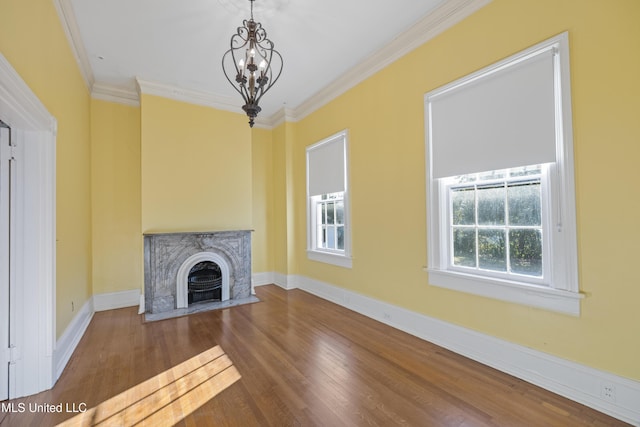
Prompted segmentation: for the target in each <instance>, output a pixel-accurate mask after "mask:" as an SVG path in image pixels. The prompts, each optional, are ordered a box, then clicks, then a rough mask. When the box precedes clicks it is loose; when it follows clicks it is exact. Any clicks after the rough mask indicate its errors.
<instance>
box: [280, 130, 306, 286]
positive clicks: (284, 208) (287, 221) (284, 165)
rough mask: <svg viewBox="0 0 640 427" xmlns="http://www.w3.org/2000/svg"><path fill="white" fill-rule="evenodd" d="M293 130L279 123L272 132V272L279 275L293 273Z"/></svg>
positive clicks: (294, 183)
mask: <svg viewBox="0 0 640 427" xmlns="http://www.w3.org/2000/svg"><path fill="white" fill-rule="evenodd" d="M295 128H296V124H295V123H283V124H281V125H280V126H278V127H276V128H275V129H274V130H273V155H272V161H273V198H274V217H273V230H274V236H273V239H274V241H273V247H274V253H275V272H276V273H278V274H283V275H288V274H293V273H294V262H295V259H296V256H295V255H296V251H295V243H296V235H295V224H296V221H295V216H294V212H295V203H294V202H295V200H294V195H297V193H295V192H294V188H295V186H296V182H297V181H296V179H294V178H295V177H296V174H294V166H295V165H294V160H293V154H294V141H295ZM303 167H304V165H303ZM302 185H303V188H305V181H302ZM303 197H304V196H303ZM302 247H303V248H305V247H306V246H302Z"/></svg>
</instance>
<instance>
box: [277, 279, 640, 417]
mask: <svg viewBox="0 0 640 427" xmlns="http://www.w3.org/2000/svg"><path fill="white" fill-rule="evenodd" d="M277 276H278V274H277V273H275V274H274V277H275V278H276V280H275V282H276V284H277V285H278V286H281V287H283V288H284V289H294V288H299V289H302V290H304V291H307V292H309V293H311V294H314V295H316V296H318V297H320V298H323V299H326V300H328V301H331V302H334V303H336V304H338V305H341V306H343V307H346V308H348V309H350V310H353V311H355V312H358V313H360V314H363V315H365V316H367V317H370V318H372V319H375V320H378V321H380V322H382V323H385V324H387V325H389V326H392V327H394V328H396V329H400V330H402V331H404V332H407V333H409V334H411V335H415V336H417V337H419V338H422V339H424V340H426V341H429V342H432V343H434V344H437V345H439V346H441V347H444V348H447V349H449V350H451V351H454V352H456V353H458V354H461V355H463V356H466V357H468V358H470V359H473V360H476V361H478V362H480V363H483V364H485V365H488V366H491V367H493V368H495V369H498V370H500V371H503V372H506V373H508V374H510V375H513V376H515V377H518V378H520V379H522V380H525V381H527V382H530V383H532V384H535V385H537V386H539V387H542V388H544V389H546V390H549V391H551V392H554V393H556V394H559V395H561V396H564V397H566V398H568V399H571V400H574V401H576V402H579V403H581V404H583V405H586V406H589V407H591V408H593V409H595V410H597V411H600V412H603V413H605V414H608V415H611V416H612V417H615V418H618V419H620V420H622V421H625V422H628V423H631V424H633V425H636V426H640V382H638V381H633V380H630V379H627V378H623V377H620V376H617V375H613V374H610V373H608V372H604V371H600V370H597V369H594V368H591V367H588V366H585V365H581V364H578V363H575V362H571V361H568V360H565V359H562V358H559V357H556V356H552V355H549V354H547V353H543V352H541V351H538V350H533V349H530V348H527V347H524V346H522V345H518V344H513V343H510V342H508V341H505V340H502V339H498V338H495V337H492V336H489V335H486V334H482V333H479V332H476V331H472V330H470V329H466V328H463V327H460V326H456V325H453V324H451V323H447V322H444V321H442V320H439V319H435V318H432V317H429V316H425V315H423V314H419V313H416V312H412V311H409V310H407V309H404V308H401V307H398V306H394V305H392V304H389V303H386V302H383V301H379V300H376V299H373V298H370V297H367V296H364V295H361V294H358V293H356V292H352V291H349V290H346V289H343V288H340V287H337V286H334V285H331V284H328V283H324V282H321V281H318V280H314V279H310V278H308V277H304V276H296V275H291V276H286V277H285V276H284V275H280V276H282V277H277ZM605 388H606V389H607V390H609V391H608V392H607V393H605ZM608 393H609V394H608ZM607 394H608V395H607Z"/></svg>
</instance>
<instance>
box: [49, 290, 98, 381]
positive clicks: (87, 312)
mask: <svg viewBox="0 0 640 427" xmlns="http://www.w3.org/2000/svg"><path fill="white" fill-rule="evenodd" d="M93 313H94V311H93V298H89V300H88V301H87V302H85V303H84V305H83V306H82V308H81V309H80V311H78V314H76V316H75V317H74V318H73V319H72V320H71V323H69V326H67V328H66V329H65V330H64V332H63V333H62V335H61V336H60V338H59V339H58V340H57V341H56V349H55V351H54V353H53V359H54V361H53V363H54V365H53V366H54V369H55V372H54V375H55V379H54V383H55V382H56V381H58V378H60V375H62V371H64V368H65V367H66V366H67V363H69V359H71V356H72V355H73V352H74V350H75V349H76V347H77V345H78V343H79V342H80V339H81V338H82V336H83V335H84V332H85V331H86V330H87V327H88V326H89V323H90V322H91V319H92V318H93Z"/></svg>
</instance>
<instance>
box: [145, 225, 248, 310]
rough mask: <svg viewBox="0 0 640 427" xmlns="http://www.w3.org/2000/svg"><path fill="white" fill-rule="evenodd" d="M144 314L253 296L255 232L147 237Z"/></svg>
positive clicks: (177, 234)
mask: <svg viewBox="0 0 640 427" xmlns="http://www.w3.org/2000/svg"><path fill="white" fill-rule="evenodd" d="M144 278H145V312H147V313H163V312H168V311H172V310H176V309H182V308H187V307H188V306H189V305H190V304H198V303H201V302H205V301H207V302H209V301H221V302H222V301H227V300H234V299H243V298H248V297H250V296H251V231H249V230H237V231H213V232H190V233H189V232H187V233H146V234H145V235H144Z"/></svg>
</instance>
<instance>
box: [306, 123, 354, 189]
mask: <svg viewBox="0 0 640 427" xmlns="http://www.w3.org/2000/svg"><path fill="white" fill-rule="evenodd" d="M345 157H346V155H345V139H344V133H341V134H339V135H336V136H334V137H331V138H328V139H326V140H324V141H322V142H319V143H318V144H315V145H313V146H311V147H309V148H307V180H308V189H309V196H317V195H320V194H328V193H336V192H339V191H344V190H345V181H346V180H345V178H346V174H345V166H346V158H345Z"/></svg>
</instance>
